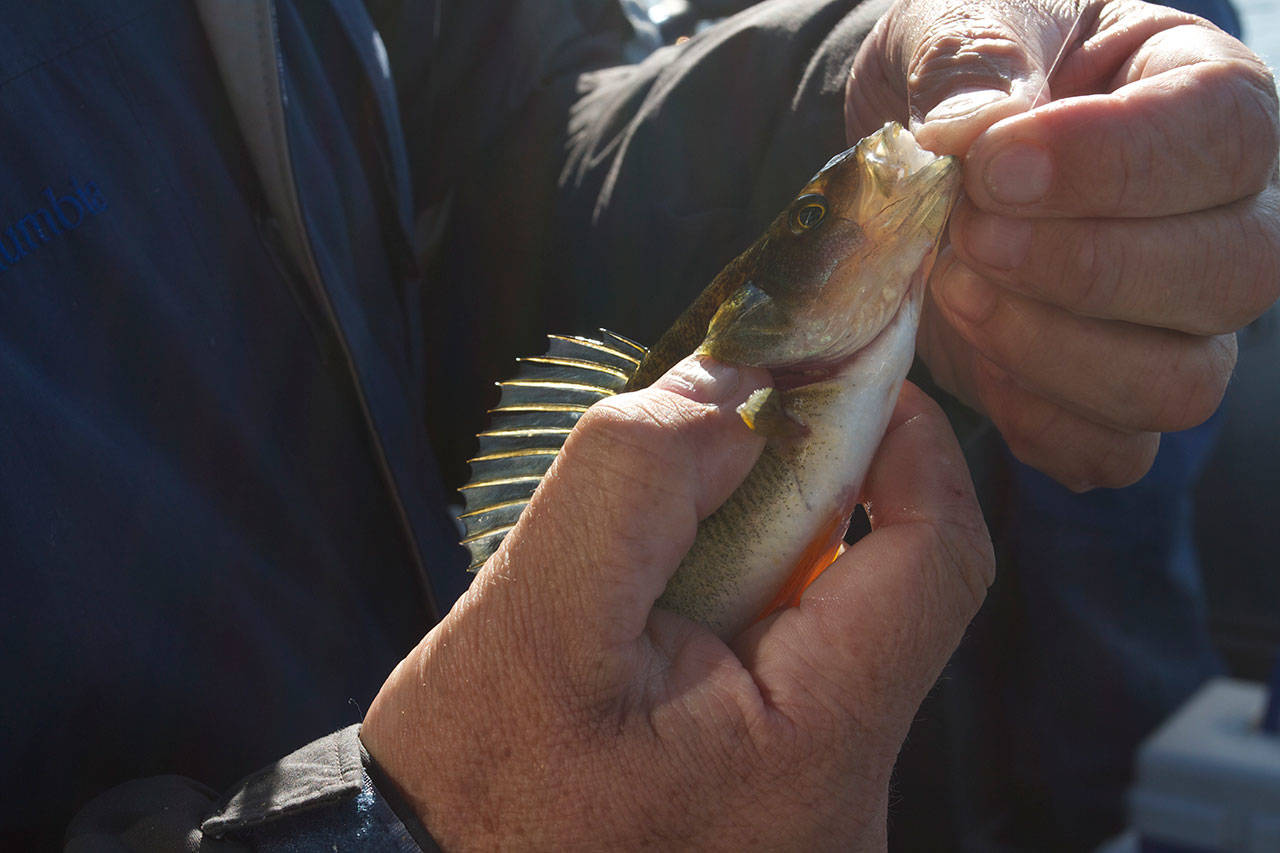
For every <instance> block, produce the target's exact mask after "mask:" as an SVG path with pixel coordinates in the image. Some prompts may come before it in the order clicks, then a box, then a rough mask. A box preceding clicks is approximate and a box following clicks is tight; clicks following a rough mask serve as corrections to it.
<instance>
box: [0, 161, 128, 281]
mask: <svg viewBox="0 0 1280 853" xmlns="http://www.w3.org/2000/svg"><path fill="white" fill-rule="evenodd" d="M44 197H45V200H46V201H47V203H48V204H47V206H46V207H37V208H36V209H35V210H33V211H32V212H30V213H28V214H27V215H26V216H24V217H22V218H21V219H19V220H18V221H17V222H14V223H13V224H12V225H10V226H9V227H8V228H6V229H5V230H4V231H3V232H2V233H0V271H3V270H5V269H8V268H9V267H11V266H13V265H14V264H16V263H17V262H18V261H20V260H22V259H23V258H24V257H26V256H27V255H29V254H31V253H32V252H34V251H35V250H36V249H38V248H40V247H41V246H43V245H44V244H45V243H49V242H51V241H52V240H53V239H54V238H55V237H58V236H61V235H63V234H66V233H67V232H69V231H73V230H75V229H76V228H77V227H79V225H80V224H81V223H82V222H84V221H85V220H86V219H87V218H88V217H89V216H91V215H95V214H98V213H101V212H102V211H104V210H106V209H107V200H106V198H105V197H104V196H103V195H102V190H101V189H99V188H98V185H97V184H95V183H94V182H93V181H85V182H84V184H81V183H80V182H79V181H76V180H72V181H71V192H70V193H69V194H67V195H56V194H55V193H54V191H53V188H52V187H45V190H44Z"/></svg>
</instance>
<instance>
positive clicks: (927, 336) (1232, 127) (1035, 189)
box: [845, 0, 1280, 490]
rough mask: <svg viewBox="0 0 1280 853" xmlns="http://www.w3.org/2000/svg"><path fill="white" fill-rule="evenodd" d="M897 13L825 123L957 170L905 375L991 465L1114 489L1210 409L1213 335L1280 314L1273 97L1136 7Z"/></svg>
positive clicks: (950, 8)
mask: <svg viewBox="0 0 1280 853" xmlns="http://www.w3.org/2000/svg"><path fill="white" fill-rule="evenodd" d="M1080 13H1081V8H1080V4H1079V3H1076V2H1059V3H1039V4H1016V5H1014V4H1008V3H1000V2H991V0H979V2H965V3H960V2H954V0H917V2H910V3H898V4H896V5H895V6H894V7H893V8H892V10H891V11H890V12H889V13H888V14H887V15H885V17H884V18H883V19H882V20H881V21H880V23H879V25H878V26H877V27H876V29H875V30H874V31H873V33H872V35H871V36H870V37H869V38H868V39H867V41H866V42H865V43H864V45H863V47H862V50H861V51H860V52H859V54H858V57H857V59H856V61H855V62H854V65H853V74H852V76H851V78H850V80H849V83H848V87H847V90H846V100H845V120H846V126H847V133H848V135H849V137H850V138H851V139H856V138H858V137H860V136H862V135H863V134H864V133H866V132H867V131H868V130H870V129H871V128H873V127H877V126H879V124H880V123H881V122H883V121H884V118H885V116H893V117H896V118H898V119H899V120H901V121H909V122H910V126H911V128H912V130H913V131H914V132H916V133H917V135H918V136H919V138H920V140H921V142H922V144H924V145H926V146H927V147H929V148H930V149H931V150H935V151H939V152H944V153H948V154H955V155H957V156H959V157H962V158H963V159H964V161H965V195H966V198H965V199H964V200H962V202H961V203H960V205H959V206H958V207H957V210H956V212H955V215H954V216H953V218H952V223H951V228H950V238H951V245H950V246H949V247H948V248H947V249H945V250H944V251H943V253H942V254H941V256H940V257H939V260H938V263H937V265H936V267H935V270H934V275H933V281H932V283H931V285H930V290H929V297H928V299H927V301H926V305H925V313H924V317H923V319H922V322H921V333H920V341H919V351H920V355H921V356H922V357H923V358H924V360H925V361H926V362H927V364H928V365H929V368H930V370H931V372H932V374H933V377H934V378H935V380H936V381H938V383H939V384H941V385H942V386H943V387H944V388H946V389H947V390H949V391H951V392H952V393H954V394H956V395H958V396H959V397H960V398H961V399H963V400H965V401H966V402H967V403H969V404H970V405H972V406H973V407H975V408H976V409H978V410H979V411H981V412H984V413H986V414H987V415H988V416H990V418H991V419H992V421H994V423H995V425H996V427H997V428H998V429H999V430H1000V432H1001V434H1002V435H1003V436H1004V438H1005V439H1006V441H1008V443H1009V446H1010V447H1011V448H1012V450H1013V452H1014V453H1015V454H1016V455H1017V456H1018V457H1019V458H1021V459H1022V460H1023V461H1025V462H1027V463H1029V464H1031V465H1033V466H1035V467H1037V468H1039V469H1040V470H1042V471H1044V472H1045V473H1047V474H1049V475H1050V476H1052V477H1054V478H1055V479H1057V480H1059V481H1061V482H1062V483H1064V484H1066V485H1067V486H1069V487H1071V488H1073V489H1077V490H1084V489H1088V488H1091V487H1094V486H1123V485H1126V484H1129V483H1132V482H1134V481H1135V480H1137V479H1138V478H1140V477H1141V476H1142V475H1143V474H1145V473H1146V471H1147V470H1148V469H1149V468H1150V466H1151V464H1152V461H1153V460H1154V458H1155V453H1156V450H1157V448H1158V447H1159V442H1160V433H1161V432H1163V431H1171V430H1179V429H1186V428H1189V427H1193V426H1195V425H1197V424H1199V423H1201V422H1203V421H1204V420H1205V419H1206V418H1207V417H1209V415H1210V414H1212V413H1213V411H1214V410H1215V409H1216V408H1217V406H1218V404H1219V402H1220V400H1221V398H1222V394H1223V392H1224V390H1225V389H1226V386H1227V381H1228V379H1229V378H1230V376H1231V371H1232V368H1233V367H1234V365H1235V359H1236V341H1235V334H1234V333H1235V331H1236V330H1237V329H1239V328H1241V327H1242V326H1244V325H1245V324H1246V323H1248V322H1249V321H1251V320H1252V319H1254V318H1255V317H1257V316H1258V315H1259V314H1261V313H1262V312H1263V311H1264V310H1265V309H1266V308H1268V307H1269V306H1270V305H1272V304H1273V303H1274V302H1275V300H1276V298H1277V296H1280V272H1278V271H1280V188H1278V185H1277V176H1276V152H1277V147H1278V141H1280V131H1278V127H1277V120H1276V93H1275V87H1274V81H1273V80H1272V77H1271V74H1270V72H1269V71H1268V69H1267V67H1266V65H1265V64H1264V63H1263V62H1262V61H1261V60H1259V59H1258V57H1257V56H1256V55H1254V54H1253V52H1252V51H1250V50H1249V49H1248V48H1246V47H1245V46H1244V45H1243V44H1241V43H1240V42H1239V41H1237V40H1236V39H1234V38H1231V37H1230V36H1228V35H1226V34H1225V33H1223V32H1222V31H1220V30H1218V29H1217V28H1216V27H1213V26H1212V25H1211V24H1209V23H1207V22H1205V21H1203V20H1201V19H1199V18H1196V17H1194V16H1192V15H1188V14H1186V13H1184V12H1179V11H1176V10H1174V9H1169V8H1166V7H1163V6H1154V5H1149V4H1146V3H1141V2H1136V0H1113V2H1103V3H1098V4H1095V5H1094V6H1093V7H1092V8H1091V9H1089V10H1088V14H1086V15H1085V16H1084V17H1083V19H1082V24H1081V26H1080V27H1078V28H1077V32H1076V34H1075V35H1074V36H1072V39H1071V40H1072V42H1073V43H1074V44H1073V46H1072V47H1070V48H1069V49H1068V50H1067V51H1066V52H1065V53H1064V54H1063V58H1062V62H1061V64H1060V66H1059V67H1058V68H1057V69H1056V71H1055V72H1054V74H1053V77H1052V79H1051V80H1046V73H1047V72H1048V71H1049V69H1050V66H1051V64H1052V62H1053V60H1054V58H1055V57H1056V56H1057V55H1058V53H1059V52H1060V51H1061V49H1062V46H1063V43H1064V41H1065V40H1066V39H1067V37H1068V34H1070V33H1071V28H1072V25H1073V23H1075V22H1076V20H1077V18H1079V17H1080Z"/></svg>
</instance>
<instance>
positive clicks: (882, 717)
mask: <svg viewBox="0 0 1280 853" xmlns="http://www.w3.org/2000/svg"><path fill="white" fill-rule="evenodd" d="M863 495H864V500H865V503H866V506H867V510H868V513H869V514H870V516H871V521H872V528H873V530H872V533H871V534H870V535H868V536H866V537H864V538H863V539H861V540H859V541H858V543H857V544H855V545H853V546H852V547H850V548H849V549H848V550H847V551H846V552H845V553H844V554H843V555H841V557H840V558H839V559H837V560H836V561H835V562H834V563H833V564H832V565H831V566H830V567H829V568H828V569H827V570H826V571H825V572H823V574H822V575H820V576H819V577H818V579H817V580H816V581H814V583H813V584H812V585H811V586H810V587H809V588H808V589H807V590H806V591H805V593H804V595H803V596H802V597H801V599H800V602H799V604H798V605H797V606H796V607H793V608H790V609H788V610H784V611H782V612H781V613H780V614H778V615H777V616H776V617H775V618H774V620H773V621H772V622H770V621H767V620H766V621H765V622H762V623H760V624H759V625H757V626H755V627H754V628H753V629H751V630H750V631H748V633H747V634H744V635H743V637H742V638H741V640H740V652H741V653H742V654H743V656H744V659H745V660H746V661H747V662H748V665H749V666H750V667H751V668H752V669H753V671H754V672H755V674H756V678H757V680H758V681H760V682H761V683H762V684H764V685H766V687H767V689H768V690H769V694H770V696H771V697H773V701H774V703H775V704H776V705H778V706H779V707H783V708H787V709H788V710H789V711H790V712H791V715H792V717H793V718H796V717H799V718H810V717H812V716H813V715H818V716H820V717H821V716H826V717H831V716H832V715H833V714H834V715H835V716H836V717H837V718H842V719H846V720H851V721H855V722H856V723H858V724H860V725H861V726H863V727H864V728H866V729H868V730H874V731H880V732H882V733H883V734H884V735H885V737H886V738H887V739H888V740H889V741H891V742H890V743H889V744H888V747H889V748H890V749H896V748H897V745H898V744H899V743H901V738H902V737H905V735H906V729H907V726H908V725H910V722H911V719H912V717H913V716H914V713H915V710H916V708H917V707H918V706H919V704H920V702H921V701H922V700H923V699H924V697H925V694H926V693H927V692H928V690H929V688H930V687H931V686H932V685H933V683H934V681H935V680H936V679H937V677H938V673H939V672H940V671H941V670H942V667H943V664H945V663H946V660H947V658H949V657H950V656H951V653H952V651H954V650H955V647H956V646H957V645H958V644H959V642H960V638H961V636H962V634H963V632H964V629H965V626H967V625H968V623H969V620H970V619H971V618H972V617H973V615H974V614H975V613H976V612H977V610H978V607H979V605H980V604H981V603H982V600H983V598H984V596H985V594H986V589H987V587H988V586H989V585H990V584H991V582H992V580H993V576H994V571H995V558H994V556H993V555H992V549H991V539H990V537H989V535H988V534H987V529H986V525H985V524H984V523H983V520H982V513H981V510H980V509H979V507H978V502H977V499H976V497H975V495H974V491H973V485H972V483H971V481H970V479H969V475H968V469H967V467H966V465H965V461H964V457H963V456H962V455H961V452H960V447H959V444H958V443H957V442H956V439H955V436H954V434H953V433H952V432H951V428H950V426H949V424H948V422H947V419H946V416H945V415H943V413H942V411H941V410H940V409H939V408H938V406H937V404H935V403H934V402H933V401H932V400H930V399H929V398H928V397H927V396H925V394H924V393H923V392H921V391H920V390H919V389H918V388H916V387H915V386H913V385H911V384H910V383H907V384H906V385H904V386H903V389H902V394H901V396H900V397H899V399H898V405H897V408H896V409H895V411H894V415H893V419H892V421H891V422H890V424H889V429H888V431H887V432H886V433H885V437H884V440H883V442H882V443H881V445H880V449H879V451H878V452H877V454H876V458H875V460H874V461H873V462H872V465H871V469H870V470H869V471H868V473H867V482H866V485H865V487H864V489H863ZM813 673H823V674H824V677H823V678H822V679H817V680H815V679H814V678H813Z"/></svg>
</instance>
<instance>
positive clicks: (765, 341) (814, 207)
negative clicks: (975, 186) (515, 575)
mask: <svg viewBox="0 0 1280 853" xmlns="http://www.w3.org/2000/svg"><path fill="white" fill-rule="evenodd" d="M959 187H960V168H959V164H958V163H957V162H956V160H955V159H954V158H952V157H938V156H936V155H934V154H932V153H930V152H929V151H926V150H924V149H923V148H921V147H920V146H919V145H918V144H917V143H916V141H915V139H914V137H912V135H911V134H910V132H908V131H907V130H905V129H903V128H902V127H901V126H900V125H898V124H896V123H892V122H891V123H889V124H887V125H885V126H884V127H883V128H881V129H880V130H878V131H876V132H875V133H873V134H871V135H870V136H868V137H866V138H865V139H863V140H861V141H860V142H859V143H858V144H857V145H855V146H854V147H852V148H850V149H849V150H847V151H845V152H843V153H841V154H839V155H837V156H836V157H835V158H833V159H832V160H831V162H829V163H828V164H827V165H826V166H825V167H823V169H822V170H821V171H820V172H818V174H817V175H815V176H814V177H813V179H812V180H810V181H809V183H808V184H806V185H805V187H804V189H803V190H801V192H800V194H799V195H798V196H797V197H796V198H795V200H794V201H792V202H791V204H789V205H788V206H787V208H786V209H785V210H783V211H782V212H781V213H780V214H779V215H778V217H777V218H776V219H775V220H774V221H773V223H772V224H771V225H770V226H769V228H768V230H766V231H765V233H764V234H763V235H761V237H760V238H759V239H758V240H757V241H756V242H755V243H754V244H753V245H752V246H751V247H750V248H749V249H747V250H746V251H745V252H743V253H742V254H741V255H739V256H738V257H737V258H736V259H734V260H733V261H731V262H730V263H729V265H728V266H726V267H725V268H724V269H723V270H722V271H721V272H720V274H719V275H717V276H716V278H715V279H714V280H713V281H712V282H711V284H710V285H709V286H708V287H707V289H706V290H704V291H703V292H702V294H701V295H700V296H699V297H698V298H697V299H696V300H695V301H694V303H693V304H692V305H691V306H690V307H689V308H688V309H687V310H686V311H685V313H684V314H683V315H681V317H680V318H679V319H678V320H677V321H676V322H675V324H674V325H673V326H672V327H671V328H670V329H669V330H668V331H667V332H666V333H665V334H664V335H663V336H662V337H661V338H660V339H659V340H658V342H657V343H656V344H655V345H654V346H653V348H652V349H650V350H645V349H644V348H643V347H641V346H640V345H639V344H636V343H634V342H632V341H629V340H627V339H625V338H622V337H621V336H619V335H615V334H613V333H611V332H607V331H604V330H601V332H602V334H601V339H600V340H592V339H588V338H570V337H558V336H553V337H552V338H551V347H550V349H549V350H548V352H547V354H546V355H544V356H541V357H539V358H530V359H522V360H520V363H519V367H520V370H519V372H518V373H517V375H516V377H515V378H513V379H511V380H509V381H507V382H503V383H501V386H502V399H501V402H500V403H499V406H498V408H496V409H494V422H493V426H492V427H491V429H489V430H488V431H486V432H484V433H481V434H480V436H479V439H480V453H479V455H478V456H477V457H476V458H475V459H473V460H471V466H472V480H471V482H470V483H468V484H467V485H466V486H464V487H463V493H464V495H466V497H467V512H465V513H464V514H463V515H462V521H463V522H464V523H465V525H466V536H465V538H464V539H463V544H464V545H465V546H466V547H467V548H468V549H469V550H470V552H471V556H472V569H473V570H474V569H476V568H479V566H481V565H482V564H483V563H484V561H485V560H486V559H488V557H489V555H490V554H492V553H493V552H494V551H495V550H497V547H498V545H499V543H500V542H501V541H502V537H503V536H504V535H505V534H506V533H507V531H509V530H510V529H511V528H512V527H514V526H515V523H516V520H517V519H518V518H519V515H520V512H521V511H522V510H523V508H524V506H525V504H527V503H528V500H529V498H530V497H531V496H532V494H533V490H534V488H535V487H536V486H537V484H538V482H539V481H540V480H541V478H542V475H543V474H544V473H545V472H546V470H547V468H548V467H549V466H550V464H551V460H552V459H553V458H554V457H555V454H556V453H557V452H558V451H559V448H560V446H561V445H562V444H563V443H564V439H565V437H566V436H567V435H568V433H569V432H570V430H571V429H572V427H573V424H574V423H576V421H577V419H578V417H580V416H581V413H582V412H584V411H586V409H587V407H588V406H589V405H590V404H591V403H593V402H595V401H596V400H599V399H602V398H603V397H607V396H610V395H612V394H616V393H619V392H620V391H625V390H634V389H636V388H643V387H645V386H647V385H649V384H650V383H652V382H653V381H654V380H655V379H657V378H658V377H659V376H661V375H662V374H663V373H665V372H666V371H667V370H668V369H669V368H670V367H671V366H672V365H674V364H675V363H676V362H678V361H679V360H680V359H682V358H684V357H685V356H687V355H688V354H690V353H691V352H694V351H695V350H697V351H700V352H703V353H706V354H708V355H710V356H711V357H713V358H716V359H718V360H721V361H725V362H732V363H737V364H745V365H752V366H757V367H764V368H768V369H769V371H770V372H771V374H772V376H773V380H774V387H773V388H772V389H768V390H766V391H763V392H757V394H756V395H753V397H752V398H751V399H750V400H749V401H748V402H747V403H746V404H745V405H744V406H743V408H742V410H741V414H742V417H743V420H744V421H745V422H746V423H747V425H748V426H750V427H752V428H753V429H757V430H759V431H761V432H762V433H763V434H765V435H766V436H767V437H768V441H767V443H766V445H765V449H764V452H763V453H762V455H761V457H760V459H759V461H758V462H757V463H756V465H755V467H753V468H752V470H751V472H750V474H748V476H747V479H746V480H745V481H744V482H743V483H742V485H741V486H739V487H738V489H737V490H736V491H735V492H734V493H733V495H732V496H730V498H729V500H728V501H727V502H726V503H725V504H724V505H723V506H722V507H720V509H718V510H717V511H716V512H715V513H713V514H712V515H711V516H710V517H708V518H707V519H705V520H703V521H702V523H701V524H699V526H698V535H697V538H696V539H695V541H694V544H693V547H692V548H691V549H690V550H689V553H688V554H687V555H686V556H685V558H684V560H683V562H682V563H681V564H680V567H679V569H678V570H677V571H676V574H675V575H674V576H673V577H672V579H671V581H670V582H669V583H668V585H667V588H666V590H665V591H664V592H663V594H662V596H661V598H660V599H659V600H658V606H660V607H663V608H665V609H667V610H672V611H675V612H676V613H680V614H682V615H684V616H687V617H688V618H690V619H693V620H696V621H698V622H701V623H703V624H705V625H707V626H708V627H709V628H711V630H713V631H714V632H715V633H716V634H717V635H719V636H720V637H722V638H725V639H727V638H730V637H732V636H734V635H736V634H737V633H738V632H740V631H741V630H742V629H743V628H745V627H747V626H748V625H750V624H751V623H752V622H753V621H754V620H756V619H758V618H760V617H762V616H764V615H766V614H768V613H769V612H771V611H772V610H774V609H776V608H777V607H779V606H782V605H784V604H786V603H788V602H790V601H793V600H794V599H796V598H797V597H798V596H799V594H800V592H801V591H802V590H803V589H804V587H805V586H806V585H807V584H808V582H810V581H811V580H812V579H813V578H814V577H816V576H817V574H818V573H820V572H821V571H822V569H824V568H826V566H827V565H828V564H829V563H830V562H831V561H832V560H833V559H834V557H835V556H836V554H837V552H838V549H839V546H840V542H841V540H842V539H843V536H844V533H845V530H846V528H847V526H848V522H849V517H850V515H851V513H852V512H853V509H854V506H855V505H856V503H857V500H858V497H859V494H860V490H861V488H862V481H863V478H864V476H865V474H866V471H867V468H868V466H869V465H870V463H871V458H872V457H873V456H874V454H875V451H876V448H877V447H878V446H879V444H880V440H881V438H883V436H884V430H885V427H886V426H887V424H888V420H889V416H890V414H891V412H892V411H893V407H894V404H895V402H896V400H897V397H898V392H899V390H900V389H901V387H902V382H903V380H904V379H905V378H906V375H907V371H908V369H909V368H910V366H911V361H912V358H913V355H914V352H915V338H916V329H917V327H918V325H919V321H920V307H921V302H922V299H923V295H924V283H925V281H926V279H927V278H928V274H929V269H930V268H931V266H932V264H933V259H934V257H935V255H936V253H937V246H938V239H939V237H940V235H941V233H942V229H943V227H944V225H945V224H946V221H947V216H948V215H949V213H950V210H951V207H952V205H953V204H954V202H955V199H956V197H957V196H958V194H959Z"/></svg>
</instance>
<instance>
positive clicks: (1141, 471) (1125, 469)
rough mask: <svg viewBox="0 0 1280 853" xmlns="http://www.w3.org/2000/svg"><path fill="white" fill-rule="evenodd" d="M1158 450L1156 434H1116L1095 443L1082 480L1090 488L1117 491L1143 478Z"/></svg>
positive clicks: (1157, 434)
mask: <svg viewBox="0 0 1280 853" xmlns="http://www.w3.org/2000/svg"><path fill="white" fill-rule="evenodd" d="M1159 448H1160V433H1158V432H1144V433H1136V434H1134V435H1123V434H1116V435H1115V436H1113V437H1108V439H1106V440H1103V441H1100V442H1098V444H1097V454H1096V456H1095V457H1094V460H1093V463H1092V464H1091V465H1090V466H1089V470H1088V471H1087V473H1086V475H1085V476H1086V479H1087V480H1088V482H1089V483H1090V485H1092V486H1102V487H1105V488H1109V489H1121V488H1124V487H1125V486H1131V485H1133V484H1134V483H1136V482H1138V481H1139V480H1141V479H1142V478H1143V477H1144V476H1146V474H1147V472H1148V471H1150V470H1151V466H1152V465H1153V464H1154V463H1155V460H1156V452H1157V451H1158V450H1159Z"/></svg>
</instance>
